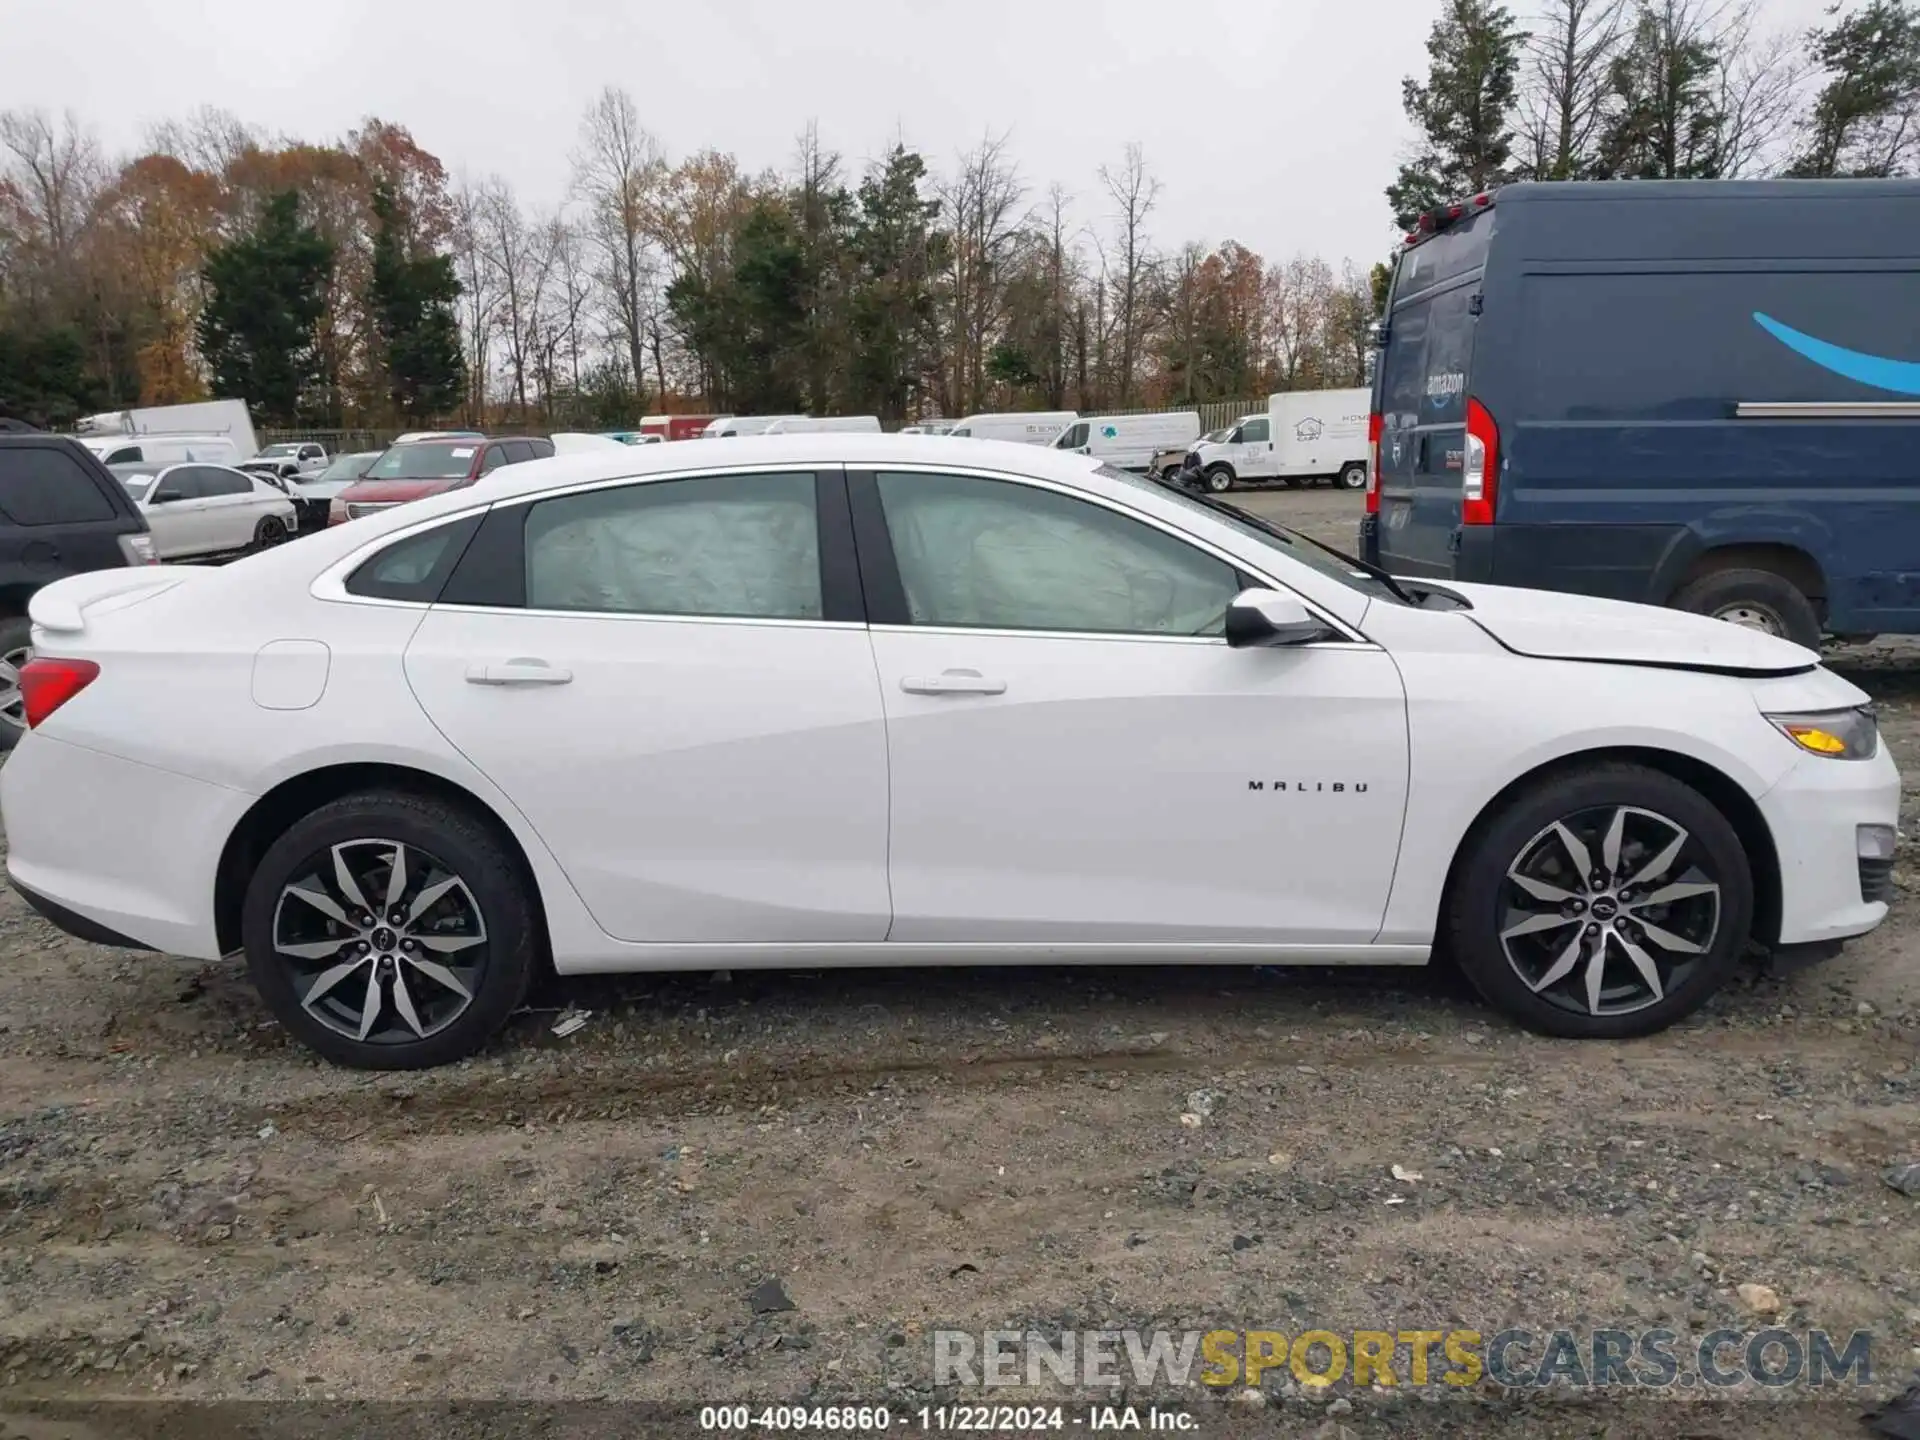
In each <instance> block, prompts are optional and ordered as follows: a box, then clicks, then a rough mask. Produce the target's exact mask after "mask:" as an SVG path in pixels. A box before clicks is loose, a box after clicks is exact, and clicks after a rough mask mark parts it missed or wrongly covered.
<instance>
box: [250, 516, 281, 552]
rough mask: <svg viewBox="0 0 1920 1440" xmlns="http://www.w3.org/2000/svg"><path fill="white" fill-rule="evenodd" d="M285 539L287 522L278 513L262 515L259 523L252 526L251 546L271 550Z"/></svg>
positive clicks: (257, 549)
mask: <svg viewBox="0 0 1920 1440" xmlns="http://www.w3.org/2000/svg"><path fill="white" fill-rule="evenodd" d="M286 541H287V522H286V521H284V520H282V519H281V518H280V517H279V516H278V515H263V516H261V517H260V523H259V524H258V525H256V526H254V527H253V548H254V549H255V550H256V551H259V550H271V549H273V547H274V546H276V545H284V544H285V543H286Z"/></svg>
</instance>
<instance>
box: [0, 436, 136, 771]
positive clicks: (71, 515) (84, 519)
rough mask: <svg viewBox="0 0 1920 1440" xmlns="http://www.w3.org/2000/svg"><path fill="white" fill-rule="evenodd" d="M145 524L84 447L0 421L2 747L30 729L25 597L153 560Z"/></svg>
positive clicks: (29, 634)
mask: <svg viewBox="0 0 1920 1440" xmlns="http://www.w3.org/2000/svg"><path fill="white" fill-rule="evenodd" d="M158 558H159V557H158V555H157V554H156V552H155V550H154V548H153V537H152V536H151V535H149V534H148V533H147V522H146V520H145V519H144V518H142V516H141V514H140V509H139V507H138V506H137V505H135V504H134V503H133V497H132V496H130V495H128V494H127V492H126V490H125V488H124V487H123V486H122V485H121V484H120V482H119V481H118V480H116V479H114V477H113V476H112V475H111V474H110V473H108V471H107V469H106V467H104V466H103V465H101V463H100V461H99V458H98V457H97V456H95V455H94V453H93V452H92V451H91V450H89V449H87V448H86V447H85V446H84V445H81V444H79V443H77V442H76V441H73V440H70V439H68V438H67V437H65V436H62V435H48V434H44V433H42V432H39V431H35V430H30V429H28V428H26V427H25V426H24V425H21V426H19V427H18V428H16V426H15V425H14V424H13V423H6V422H0V751H6V750H11V749H12V748H13V746H14V743H15V742H16V741H17V740H19V738H20V736H21V735H22V734H24V733H25V730H26V723H27V722H26V714H25V710H24V708H23V707H24V702H23V700H22V698H21V693H20V671H21V668H22V667H23V666H25V665H26V663H27V661H28V660H30V659H32V658H33V626H32V623H31V622H30V621H29V620H28V619H27V604H28V602H29V601H30V600H31V599H32V598H33V596H34V593H35V592H36V591H37V590H39V588H40V587H41V586H42V585H45V584H46V583H48V582H49V581H51V580H58V579H61V578H63V577H65V576H68V575H79V574H85V573H89V572H92V571H96V570H118V569H122V568H124V567H126V566H129V565H151V564H153V563H154V562H155V561H156V560H157V559H158Z"/></svg>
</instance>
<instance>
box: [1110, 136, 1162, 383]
mask: <svg viewBox="0 0 1920 1440" xmlns="http://www.w3.org/2000/svg"><path fill="white" fill-rule="evenodd" d="M1100 183H1101V185H1102V186H1104V187H1105V189H1106V192H1107V197H1108V198H1109V199H1110V200H1111V201H1112V202H1113V205H1114V213H1113V242H1114V252H1115V253H1114V257H1113V258H1114V264H1115V266H1116V267H1117V268H1116V269H1115V270H1114V271H1113V273H1112V274H1111V276H1110V277H1109V278H1110V284H1111V285H1112V287H1113V299H1114V326H1115V330H1116V333H1117V339H1118V341H1119V346H1120V355H1119V365H1120V368H1119V376H1118V381H1119V387H1118V391H1117V395H1118V399H1117V403H1118V404H1119V405H1120V406H1122V407H1125V406H1127V405H1130V404H1132V403H1133V394H1134V383H1135V381H1136V380H1137V379H1138V376H1137V373H1136V372H1137V370H1138V368H1139V359H1140V351H1141V337H1142V334H1143V332H1144V330H1145V328H1146V327H1145V320H1146V306H1145V304H1144V302H1145V300H1146V295H1147V282H1148V280H1149V278H1150V277H1151V275H1152V273H1153V269H1154V263H1155V262H1154V254H1153V250H1152V246H1151V242H1150V241H1149V240H1148V238H1147V217H1148V216H1149V215H1151V214H1152V213H1153V207H1154V205H1155V203H1156V202H1158V200H1159V199H1160V182H1159V180H1157V179H1156V178H1155V177H1154V176H1153V175H1151V174H1150V173H1148V170H1147V162H1146V157H1145V155H1144V154H1143V153H1142V152H1141V149H1140V146H1139V144H1138V143H1137V142H1136V143H1133V144H1129V145H1128V146H1127V149H1126V153H1125V155H1124V156H1123V157H1122V159H1121V162H1120V168H1119V169H1118V170H1113V169H1110V168H1109V167H1107V166H1105V165H1102V166H1101V167H1100Z"/></svg>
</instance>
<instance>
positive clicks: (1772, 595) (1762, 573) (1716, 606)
mask: <svg viewBox="0 0 1920 1440" xmlns="http://www.w3.org/2000/svg"><path fill="white" fill-rule="evenodd" d="M1673 604H1674V606H1675V607H1676V608H1677V609H1681V610H1691V611H1693V612H1694V613H1695V614H1696V615H1711V616H1712V617H1713V618H1714V619H1716V620H1725V621H1728V622H1729V623H1731V624H1734V625H1745V626H1747V627H1748V628H1750V629H1754V630H1763V631H1765V632H1766V633H1767V634H1769V635H1778V636H1780V637H1781V638H1782V639H1785V640H1791V641H1793V642H1794V644H1796V645H1804V646H1806V647H1807V648H1808V649H1809V650H1818V649H1819V648H1820V616H1819V613H1818V612H1817V611H1816V610H1815V609H1814V608H1813V602H1812V601H1811V600H1809V599H1808V598H1807V597H1806V596H1805V595H1804V594H1802V593H1801V590H1800V587H1799V586H1798V585H1795V584H1794V583H1793V581H1791V580H1789V579H1787V578H1786V577H1785V576H1784V575H1776V574H1775V573H1774V572H1773V571H1771V570H1748V569H1741V570H1718V571H1715V572H1714V573H1713V574H1711V575H1702V576H1701V577H1700V578H1699V579H1698V580H1694V581H1692V582H1690V583H1689V584H1687V585H1684V586H1682V587H1681V588H1680V590H1679V592H1678V593H1677V594H1676V595H1675V596H1674V597H1673Z"/></svg>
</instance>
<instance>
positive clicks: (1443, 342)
mask: <svg viewBox="0 0 1920 1440" xmlns="http://www.w3.org/2000/svg"><path fill="white" fill-rule="evenodd" d="M1472 298H1473V285H1472V284H1471V282H1469V283H1467V284H1464V285H1458V286H1456V287H1454V288H1453V289H1451V290H1448V291H1446V292H1444V293H1443V294H1440V295H1436V296H1434V297H1433V299H1431V300H1428V301H1424V302H1420V303H1423V304H1424V305H1425V307H1426V311H1427V323H1426V331H1427V353H1426V358H1425V359H1424V360H1423V361H1422V362H1421V365H1420V371H1421V375H1420V399H1421V408H1420V419H1421V423H1422V424H1426V425H1461V424H1465V423H1466V416H1467V362H1468V361H1469V360H1470V359H1471V358H1472V356H1473V315H1472V314H1471V313H1470V312H1469V311H1468V308H1467V307H1468V304H1469V302H1470V301H1471V300H1472ZM1415 308H1418V307H1417V306H1409V307H1408V309H1409V311H1411V310H1413V309H1415ZM1395 342H1396V344H1397V343H1398V337H1395Z"/></svg>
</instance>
